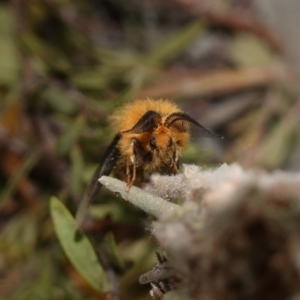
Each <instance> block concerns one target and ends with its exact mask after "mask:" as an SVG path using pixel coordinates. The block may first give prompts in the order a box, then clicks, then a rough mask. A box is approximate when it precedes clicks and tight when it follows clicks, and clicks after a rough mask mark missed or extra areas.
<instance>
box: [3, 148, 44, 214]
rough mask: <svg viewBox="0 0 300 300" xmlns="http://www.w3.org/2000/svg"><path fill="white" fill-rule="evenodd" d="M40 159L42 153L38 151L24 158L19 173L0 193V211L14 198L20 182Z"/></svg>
mask: <svg viewBox="0 0 300 300" xmlns="http://www.w3.org/2000/svg"><path fill="white" fill-rule="evenodd" d="M39 158H40V152H39V150H37V149H34V150H32V151H31V152H30V153H29V154H28V155H27V156H26V157H25V158H24V160H23V163H22V165H21V166H20V168H19V170H18V172H16V173H15V175H14V176H12V177H11V178H10V179H9V181H8V182H7V185H6V186H5V187H4V189H3V190H2V191H1V193H0V210H1V208H3V206H4V205H5V204H6V203H7V202H8V201H9V199H10V197H12V195H13V193H14V192H15V189H16V187H17V185H18V183H19V182H20V180H21V179H22V178H23V177H24V176H25V175H26V174H28V173H29V172H30V170H31V169H32V168H33V167H34V166H35V164H36V162H37V161H38V159H39Z"/></svg>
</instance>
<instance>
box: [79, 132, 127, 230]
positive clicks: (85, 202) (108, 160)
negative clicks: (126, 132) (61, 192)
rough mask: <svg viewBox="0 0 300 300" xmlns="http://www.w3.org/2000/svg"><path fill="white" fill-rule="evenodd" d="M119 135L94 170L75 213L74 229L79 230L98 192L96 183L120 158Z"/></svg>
mask: <svg viewBox="0 0 300 300" xmlns="http://www.w3.org/2000/svg"><path fill="white" fill-rule="evenodd" d="M120 137H121V134H117V135H116V136H115V138H114V139H113V141H112V142H111V144H110V145H109V147H108V148H107V150H106V152H105V154H104V158H103V161H102V163H101V164H99V166H98V168H97V169H96V171H95V173H94V176H93V179H92V181H91V184H90V186H89V187H88V189H87V191H86V192H85V194H84V196H83V199H82V201H81V203H80V205H79V208H78V210H77V213H76V228H79V227H80V226H81V224H82V222H83V220H84V216H85V213H86V210H87V208H88V206H89V204H90V203H91V202H92V201H93V198H94V197H95V195H96V194H97V193H98V192H99V191H100V189H101V187H102V184H101V183H100V182H99V181H98V179H99V178H100V177H101V176H104V175H105V176H107V175H109V174H110V172H111V171H112V169H113V168H114V166H115V165H116V162H117V160H118V158H119V157H120V150H119V148H118V147H117V144H118V142H119V140H120Z"/></svg>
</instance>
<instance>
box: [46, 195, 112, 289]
mask: <svg viewBox="0 0 300 300" xmlns="http://www.w3.org/2000/svg"><path fill="white" fill-rule="evenodd" d="M50 212H51V217H52V220H53V223H54V229H55V233H56V235H57V237H58V239H59V242H60V244H61V246H62V248H63V250H64V252H65V254H66V255H67V257H68V258H69V260H70V261H71V263H72V264H73V266H74V267H75V269H76V270H77V271H78V272H79V273H80V274H81V276H82V277H83V278H85V280H86V281H87V282H88V283H89V284H90V285H91V286H92V287H93V288H95V289H96V290H100V291H103V292H106V291H108V282H107V278H106V275H105V273H104V270H103V268H102V266H101V265H100V264H99V261H98V258H97V255H96V253H95V251H94V249H93V247H92V245H91V243H90V241H89V240H88V238H87V237H86V236H85V235H84V234H81V236H80V238H77V230H76V225H75V219H74V218H73V216H72V215H71V213H70V212H69V211H68V210H67V208H66V207H65V206H64V204H63V203H62V202H61V201H59V200H58V199H57V198H55V197H51V199H50Z"/></svg>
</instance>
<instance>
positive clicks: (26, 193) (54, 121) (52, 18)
mask: <svg viewBox="0 0 300 300" xmlns="http://www.w3.org/2000/svg"><path fill="white" fill-rule="evenodd" d="M299 13H300V2H299V1H297V0H287V1H280V0H259V1H258V0H167V1H166V0H164V1H163V0H144V1H139V0H127V1H123V0H99V1H96V0H73V1H70V0H27V1H24V0H11V1H0V154H1V155H0V299H1V300H2V299H3V300H4V299H15V300H20V299H31V300H35V299H37V300H38V299H149V297H150V296H149V295H148V292H149V287H144V286H139V284H138V281H137V279H138V277H139V275H141V274H142V273H143V272H145V271H147V270H149V269H151V268H152V266H153V264H154V262H155V254H154V253H155V251H159V250H160V249H159V248H158V247H157V245H156V243H155V240H154V239H153V238H152V237H151V236H150V232H149V231H148V230H147V222H148V221H147V216H145V214H143V213H142V212H140V211H138V210H137V209H134V208H133V207H132V206H131V205H129V204H128V203H125V202H124V201H122V200H121V199H118V198H116V197H114V196H112V195H111V194H110V193H109V192H108V191H106V190H105V189H103V190H101V192H100V194H99V195H98V197H97V199H96V201H95V202H94V205H93V206H92V207H91V208H90V211H91V214H92V215H93V216H94V217H95V219H97V220H98V223H97V224H98V225H97V226H98V227H97V237H98V239H97V241H99V244H98V243H97V244H96V245H95V247H100V246H101V243H103V240H107V239H109V240H110V241H113V242H111V243H110V244H113V245H114V251H117V252H118V254H117V257H118V264H117V266H115V268H112V269H113V271H112V272H113V273H114V276H113V278H114V279H115V280H116V282H117V283H116V291H118V292H119V293H120V296H116V295H115V296H112V298H109V297H108V296H107V295H105V294H102V293H101V292H98V291H95V290H93V289H92V288H91V287H90V286H89V285H88V284H87V283H86V282H85V281H84V280H83V279H82V278H81V277H80V275H78V273H77V272H76V271H75V270H74V268H73V267H72V265H71V264H70V263H69V262H68V260H67V259H66V256H65V254H64V253H63V251H62V250H61V248H60V245H59V243H58V241H57V239H56V237H55V234H54V231H53V225H52V221H51V219H50V215H49V197H50V196H51V195H55V196H57V197H59V198H60V199H61V200H62V201H63V202H64V203H65V204H66V205H67V207H68V208H69V209H70V211H71V212H72V213H74V212H75V211H76V207H77V205H78V203H79V202H80V199H82V195H83V192H84V190H85V189H86V187H87V186H88V184H89V182H90V180H91V178H92V174H93V172H94V171H95V169H96V167H97V165H98V163H99V162H100V160H101V157H102V155H103V153H104V151H105V149H106V147H107V146H108V145H109V143H110V141H111V140H112V138H113V134H112V130H111V128H110V127H109V121H108V117H109V116H110V115H111V113H112V112H113V111H114V110H115V109H116V108H117V107H119V106H120V105H122V104H123V103H126V102H128V101H131V100H133V99H136V98H145V97H150V98H169V99H172V100H174V102H176V103H177V104H178V106H180V107H181V108H182V109H183V110H184V111H186V112H187V113H189V114H191V115H192V116H193V117H194V118H195V119H197V120H198V121H199V122H200V123H201V124H203V125H204V126H206V127H208V128H211V129H212V130H213V131H214V132H216V133H218V134H221V135H223V136H224V137H225V138H224V139H223V140H215V139H200V140H194V141H193V143H191V144H190V146H189V147H188V149H187V151H186V152H185V153H184V155H183V156H182V159H181V161H182V162H183V163H195V164H198V165H200V166H203V167H204V168H207V167H211V166H218V165H220V164H221V163H224V162H226V163H233V162H238V163H240V164H241V165H243V166H245V167H247V168H264V169H267V170H274V169H284V170H290V171H297V170H299V168H300V131H299V121H300V118H299V115H300V102H299V70H300V35H299V33H298V29H299V28H300V21H299V17H298V16H299Z"/></svg>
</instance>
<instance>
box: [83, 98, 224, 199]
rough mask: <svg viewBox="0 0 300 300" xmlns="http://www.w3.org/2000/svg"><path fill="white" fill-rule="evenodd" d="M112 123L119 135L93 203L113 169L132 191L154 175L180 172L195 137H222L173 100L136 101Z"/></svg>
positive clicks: (92, 192)
mask: <svg viewBox="0 0 300 300" xmlns="http://www.w3.org/2000/svg"><path fill="white" fill-rule="evenodd" d="M111 122H112V126H113V128H114V130H115V131H116V135H115V138H114V139H113V141H112V143H111V145H110V146H109V147H108V150H107V152H106V154H105V156H104V160H103V162H102V164H101V165H100V166H99V168H98V170H97V171H96V174H95V178H94V184H92V188H91V189H90V191H89V193H88V196H87V198H89V199H88V201H89V202H90V201H91V199H92V198H93V197H94V195H95V194H96V193H98V191H99V189H100V188H101V184H100V183H99V182H98V180H97V179H98V178H100V177H101V176H103V175H109V174H110V173H111V172H112V171H113V170H114V173H115V175H116V177H117V178H119V179H121V180H124V181H126V182H127V188H128V190H129V189H130V187H131V186H132V185H133V184H134V185H138V186H139V185H141V184H142V183H143V182H145V181H146V180H147V179H148V178H149V176H150V175H151V174H152V173H161V174H170V175H171V174H176V173H178V158H179V156H180V154H181V152H182V151H183V150H184V148H185V147H186V145H187V143H188V141H189V139H190V136H191V135H197V136H204V137H220V136H219V135H216V134H215V133H213V132H211V131H209V130H208V129H206V128H205V127H203V126H202V125H201V124H199V123H198V122H197V121H196V120H195V119H193V118H192V117H191V116H190V115H188V114H187V113H185V112H183V111H181V110H180V109H179V108H178V107H177V106H176V105H175V104H174V103H173V102H171V101H169V100H153V99H145V100H135V101H133V102H131V103H128V104H126V105H125V106H123V107H121V108H120V109H119V110H118V111H116V113H115V114H114V115H113V116H112V118H111Z"/></svg>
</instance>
